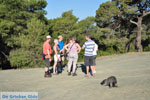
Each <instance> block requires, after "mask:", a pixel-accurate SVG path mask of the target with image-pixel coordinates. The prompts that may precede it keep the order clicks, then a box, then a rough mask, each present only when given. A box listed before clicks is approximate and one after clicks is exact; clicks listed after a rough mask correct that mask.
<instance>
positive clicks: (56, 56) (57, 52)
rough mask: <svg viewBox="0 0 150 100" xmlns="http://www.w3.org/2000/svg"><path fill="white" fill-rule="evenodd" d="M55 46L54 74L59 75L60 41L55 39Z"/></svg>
mask: <svg viewBox="0 0 150 100" xmlns="http://www.w3.org/2000/svg"><path fill="white" fill-rule="evenodd" d="M54 43H55V44H54V46H53V50H54V53H55V54H54V65H53V74H54V75H55V74H57V64H58V62H60V50H59V47H58V39H54Z"/></svg>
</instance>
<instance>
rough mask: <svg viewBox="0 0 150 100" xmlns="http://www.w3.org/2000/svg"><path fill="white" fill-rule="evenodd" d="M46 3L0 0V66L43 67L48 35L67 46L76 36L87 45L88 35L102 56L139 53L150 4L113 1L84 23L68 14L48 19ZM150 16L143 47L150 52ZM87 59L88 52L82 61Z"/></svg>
mask: <svg viewBox="0 0 150 100" xmlns="http://www.w3.org/2000/svg"><path fill="white" fill-rule="evenodd" d="M46 5H47V2H46V0H0V9H1V10H0V66H8V64H10V66H11V67H18V68H24V67H43V65H44V64H43V63H44V62H43V61H42V60H41V53H42V44H43V42H44V41H45V37H46V35H48V34H50V35H51V36H52V42H51V43H50V44H51V45H52V44H53V39H54V38H57V37H58V35H62V36H63V38H64V40H63V41H64V43H65V44H66V43H68V39H69V38H70V37H72V36H75V37H76V38H77V42H78V43H79V44H80V46H82V45H83V43H84V42H85V41H86V40H85V34H87V33H88V34H90V35H91V37H92V38H95V42H96V43H97V44H98V46H99V51H98V56H105V55H111V54H118V53H125V52H130V51H136V49H135V45H136V38H135V37H136V33H137V26H136V25H135V24H132V23H131V22H130V20H133V21H135V22H136V21H137V20H138V19H137V18H138V17H139V16H142V15H143V14H144V13H146V12H149V9H147V7H150V2H149V0H112V1H107V2H105V3H103V4H101V5H100V7H99V8H98V10H97V11H96V16H95V17H87V18H85V19H83V20H81V21H79V20H78V18H77V17H76V16H74V15H73V11H72V10H70V11H66V12H64V13H62V15H61V16H60V17H58V18H56V19H47V18H45V17H44V15H45V14H46V11H45V10H44V8H45V7H46ZM149 17H150V15H147V16H145V17H144V18H143V21H142V24H141V25H142V27H141V28H142V35H141V36H142V45H143V49H144V51H150V19H149ZM83 59H84V50H81V52H80V53H79V61H83Z"/></svg>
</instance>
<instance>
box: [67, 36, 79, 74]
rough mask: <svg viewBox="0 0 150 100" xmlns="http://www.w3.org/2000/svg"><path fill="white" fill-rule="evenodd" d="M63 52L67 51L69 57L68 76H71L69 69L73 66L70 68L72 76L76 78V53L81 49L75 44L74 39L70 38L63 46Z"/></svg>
mask: <svg viewBox="0 0 150 100" xmlns="http://www.w3.org/2000/svg"><path fill="white" fill-rule="evenodd" d="M65 50H67V53H68V55H69V57H68V76H70V75H71V67H72V64H73V68H72V76H76V75H77V74H76V67H77V66H76V64H77V61H78V53H79V52H80V50H81V47H80V45H79V44H78V43H76V38H75V37H72V38H70V42H69V43H68V44H67V45H65Z"/></svg>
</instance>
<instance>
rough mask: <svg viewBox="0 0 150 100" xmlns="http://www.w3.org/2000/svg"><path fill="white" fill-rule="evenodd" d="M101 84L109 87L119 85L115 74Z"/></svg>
mask: <svg viewBox="0 0 150 100" xmlns="http://www.w3.org/2000/svg"><path fill="white" fill-rule="evenodd" d="M100 84H101V85H104V86H109V88H111V87H118V86H117V78H116V77H115V76H110V77H108V78H107V79H104V80H103V81H102V82H101V83H100Z"/></svg>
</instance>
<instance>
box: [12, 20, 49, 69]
mask: <svg viewBox="0 0 150 100" xmlns="http://www.w3.org/2000/svg"><path fill="white" fill-rule="evenodd" d="M47 30H48V27H47V26H46V25H45V24H44V23H43V22H41V21H40V20H37V19H35V18H33V19H31V20H30V21H28V22H27V29H26V30H25V32H26V35H24V34H21V35H20V37H19V38H16V41H17V42H18V43H16V44H18V45H20V46H21V48H19V49H16V50H12V51H11V52H10V58H9V60H10V62H11V65H12V66H21V67H26V66H28V67H35V66H39V67H40V66H41V64H42V61H41V54H42V44H43V42H44V40H45V37H46V35H48V32H47ZM17 52H20V53H18V54H17ZM23 53H25V54H23ZM23 57H25V58H24V59H23ZM15 60H16V62H15ZM20 62H22V63H20ZM23 62H24V63H23ZM20 64H21V65H20Z"/></svg>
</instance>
